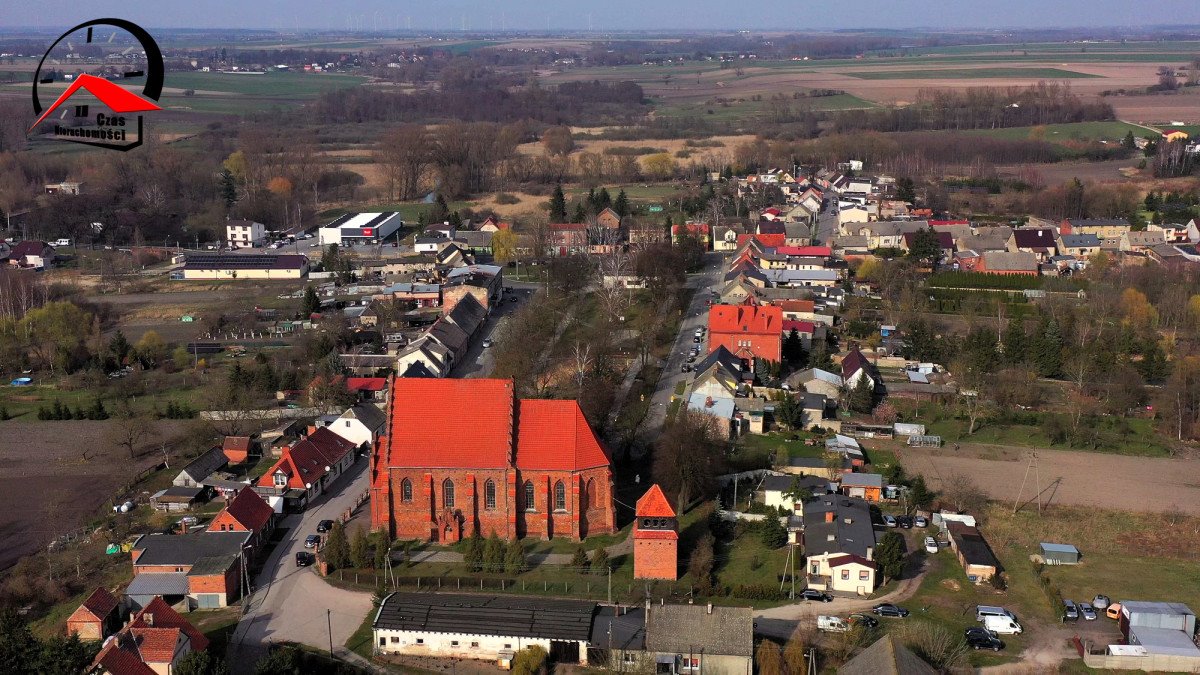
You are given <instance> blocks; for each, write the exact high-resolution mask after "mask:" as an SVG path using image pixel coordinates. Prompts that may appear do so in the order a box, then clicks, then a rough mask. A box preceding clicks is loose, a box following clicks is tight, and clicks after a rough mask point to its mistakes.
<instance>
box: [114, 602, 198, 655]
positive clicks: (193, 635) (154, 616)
mask: <svg viewBox="0 0 1200 675" xmlns="http://www.w3.org/2000/svg"><path fill="white" fill-rule="evenodd" d="M151 623H153V624H154V627H155V628H178V629H179V630H181V631H183V634H184V635H186V636H187V637H188V640H189V641H191V643H192V650H193V651H204V650H205V649H207V648H208V638H206V637H204V633H201V632H200V631H199V630H198V629H197V628H196V627H195V626H193V625H192V624H191V623H189V622H188V620H187V619H185V618H183V617H182V616H180V614H179V612H176V611H175V610H173V609H171V606H170V605H168V604H167V603H166V602H165V601H164V600H163V599H162V598H161V597H155V598H154V599H153V600H151V601H150V603H149V604H147V605H146V606H145V607H144V608H143V609H142V611H140V612H138V613H137V615H136V616H135V617H134V618H133V620H132V621H130V622H129V625H130V626H131V627H135V628H136V627H149V626H150V624H151Z"/></svg>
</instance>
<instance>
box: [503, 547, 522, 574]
mask: <svg viewBox="0 0 1200 675" xmlns="http://www.w3.org/2000/svg"><path fill="white" fill-rule="evenodd" d="M524 569H525V547H524V546H521V542H520V541H518V540H516V539H513V540H511V541H509V542H508V546H506V547H505V549H504V573H505V574H509V575H513V574H520V573H521V572H522V571H523V570H524Z"/></svg>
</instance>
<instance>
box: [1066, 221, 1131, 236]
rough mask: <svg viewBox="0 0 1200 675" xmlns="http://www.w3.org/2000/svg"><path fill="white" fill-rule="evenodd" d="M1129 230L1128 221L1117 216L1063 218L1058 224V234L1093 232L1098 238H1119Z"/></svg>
mask: <svg viewBox="0 0 1200 675" xmlns="http://www.w3.org/2000/svg"><path fill="white" fill-rule="evenodd" d="M1129 231H1130V227H1129V221H1127V220H1120V219H1117V218H1063V220H1062V222H1061V223H1059V225H1058V233H1059V234H1060V235H1062V234H1094V235H1096V237H1098V238H1100V239H1109V238H1118V239H1119V238H1120V237H1122V236H1124V235H1125V233H1127V232H1129Z"/></svg>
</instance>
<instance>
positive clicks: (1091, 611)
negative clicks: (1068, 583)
mask: <svg viewBox="0 0 1200 675" xmlns="http://www.w3.org/2000/svg"><path fill="white" fill-rule="evenodd" d="M1079 613H1080V614H1081V615H1082V616H1083V620H1084V621H1095V620H1096V609H1095V608H1094V607H1092V605H1091V603H1089V602H1081V603H1079Z"/></svg>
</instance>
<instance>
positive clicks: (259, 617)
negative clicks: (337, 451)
mask: <svg viewBox="0 0 1200 675" xmlns="http://www.w3.org/2000/svg"><path fill="white" fill-rule="evenodd" d="M367 475H368V472H367V460H366V459H365V458H360V459H359V460H358V462H357V463H356V464H355V465H354V466H353V467H352V468H351V469H350V470H349V471H347V472H346V473H345V474H343V475H341V476H339V477H338V480H337V481H336V482H334V484H333V485H332V486H331V488H330V490H329V491H327V492H326V493H325V494H324V495H322V496H321V497H319V498H318V499H317V502H316V504H315V506H310V507H309V509H308V510H307V511H305V512H304V513H300V514H293V515H290V516H287V517H286V518H284V519H283V521H282V522H281V523H280V524H279V527H286V528H288V531H287V533H286V534H285V535H284V538H283V540H282V541H281V542H280V543H279V545H277V546H276V547H275V550H274V551H272V552H271V555H270V556H269V557H268V558H267V561H266V564H265V565H264V566H263V569H262V572H260V573H259V575H258V578H257V579H255V587H256V589H257V590H256V591H255V593H254V594H253V595H252V596H251V597H250V598H249V600H248V601H247V602H246V603H245V605H246V609H245V614H244V616H243V617H242V620H241V623H239V624H238V627H237V630H236V631H234V634H233V637H232V638H231V640H230V655H231V657H232V659H231V661H232V663H233V664H234V672H235V673H237V672H252V671H253V668H254V663H255V662H256V661H257V660H258V659H259V658H260V657H262V656H263V655H265V654H266V650H267V647H268V646H269V645H270V644H271V643H274V642H284V641H287V642H298V643H301V644H305V645H308V646H310V647H314V648H316V649H322V650H328V649H329V644H330V634H331V633H332V641H333V648H334V651H335V652H341V653H345V652H347V650H346V648H345V644H346V641H347V640H348V639H349V638H350V635H351V634H352V633H353V632H354V631H355V630H357V629H358V626H359V624H361V623H362V620H363V617H365V616H366V615H367V613H368V612H370V611H371V609H372V603H371V595H370V594H369V593H359V592H354V591H347V590H344V589H340V588H336V587H334V586H332V585H330V584H328V583H326V582H325V581H324V580H323V579H321V578H320V577H319V576H318V575H317V572H316V568H315V567H296V553H298V552H300V551H303V550H305V549H304V538H305V537H307V536H308V535H310V534H313V533H315V532H316V531H317V522H318V521H321V520H325V519H330V520H334V519H336V518H338V517H339V516H340V515H341V514H342V513H343V512H345V511H346V510H347V509H349V508H351V507H352V506H353V505H354V501H355V499H356V498H357V497H358V496H359V495H360V494H362V492H363V491H364V490H366V489H367V486H368V478H367ZM360 508H367V505H366V503H364V504H363V506H361V507H360Z"/></svg>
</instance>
